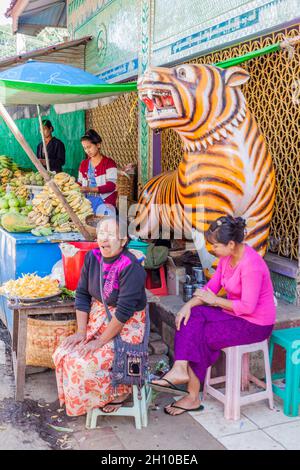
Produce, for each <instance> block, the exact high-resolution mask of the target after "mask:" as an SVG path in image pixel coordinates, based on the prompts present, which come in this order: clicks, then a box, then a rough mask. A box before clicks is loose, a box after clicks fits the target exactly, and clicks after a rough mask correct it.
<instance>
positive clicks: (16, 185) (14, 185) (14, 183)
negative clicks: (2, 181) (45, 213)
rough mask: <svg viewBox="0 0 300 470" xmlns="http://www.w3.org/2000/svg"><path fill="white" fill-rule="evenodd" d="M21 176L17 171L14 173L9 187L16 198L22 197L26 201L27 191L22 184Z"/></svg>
mask: <svg viewBox="0 0 300 470" xmlns="http://www.w3.org/2000/svg"><path fill="white" fill-rule="evenodd" d="M22 174H23V173H22V172H21V171H20V170H17V171H16V172H15V173H14V177H13V179H12V180H10V182H9V185H10V187H11V189H12V191H13V192H14V193H15V195H16V196H17V197H22V198H24V199H25V200H27V199H28V198H29V191H28V189H27V188H26V187H25V186H24V185H23V183H22Z"/></svg>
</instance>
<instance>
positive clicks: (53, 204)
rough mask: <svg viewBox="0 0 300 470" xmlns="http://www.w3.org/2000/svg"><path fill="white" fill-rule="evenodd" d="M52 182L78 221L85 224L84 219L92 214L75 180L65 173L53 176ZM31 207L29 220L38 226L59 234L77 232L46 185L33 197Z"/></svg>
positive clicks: (89, 205)
mask: <svg viewBox="0 0 300 470" xmlns="http://www.w3.org/2000/svg"><path fill="white" fill-rule="evenodd" d="M54 181H55V183H56V184H57V186H58V187H59V189H60V190H61V192H62V193H63V195H64V196H65V198H66V200H67V201H68V203H69V205H70V206H71V207H72V209H73V211H74V212H75V213H76V214H77V215H78V217H79V219H80V220H81V221H82V222H85V219H86V217H87V216H88V215H91V214H93V210H92V205H91V203H90V201H89V200H88V199H86V198H85V197H84V195H83V194H82V193H81V192H80V186H79V184H77V183H76V180H75V178H74V177H73V176H70V175H68V174H67V173H58V174H56V175H55V176H54ZM32 205H33V211H32V212H31V213H30V220H31V221H32V222H34V223H35V224H37V225H38V226H45V227H52V228H53V229H54V231H55V232H60V233H67V232H76V231H77V230H78V229H77V227H76V226H75V225H74V224H73V223H72V222H71V220H70V217H69V215H68V213H67V212H66V210H65V208H64V207H63V205H62V204H61V202H60V201H59V199H58V198H57V196H56V195H55V193H54V192H53V190H52V189H51V188H50V186H49V185H48V184H45V186H44V188H43V190H42V191H41V192H40V193H39V194H38V195H37V196H35V198H34V200H33V201H32Z"/></svg>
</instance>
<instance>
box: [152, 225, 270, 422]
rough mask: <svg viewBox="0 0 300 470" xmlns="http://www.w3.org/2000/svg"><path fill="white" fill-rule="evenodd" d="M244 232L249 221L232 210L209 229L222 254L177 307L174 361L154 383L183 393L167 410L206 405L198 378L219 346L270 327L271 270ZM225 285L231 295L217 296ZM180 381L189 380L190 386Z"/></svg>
mask: <svg viewBox="0 0 300 470" xmlns="http://www.w3.org/2000/svg"><path fill="white" fill-rule="evenodd" d="M244 235H245V221H244V220H243V219H242V218H240V217H238V218H236V219H234V218H233V217H230V216H227V217H220V218H219V219H218V220H217V221H215V222H214V223H212V225H211V226H210V228H209V230H208V232H207V234H206V239H207V241H208V242H209V243H211V244H212V246H213V250H214V252H215V254H216V256H217V257H219V258H220V261H219V264H218V268H217V270H216V272H215V274H214V276H213V277H212V278H211V280H210V281H209V282H208V283H207V284H206V286H205V287H204V289H201V290H200V289H198V290H197V291H196V292H195V294H194V297H193V299H192V300H190V301H189V302H188V303H186V304H185V305H184V306H183V307H182V309H181V310H180V311H179V312H178V314H177V316H176V328H177V331H176V335H175V362H174V365H173V367H172V369H171V370H170V371H169V372H168V373H167V374H166V375H165V376H164V377H163V378H161V379H160V380H154V381H153V382H152V383H151V385H152V387H153V388H155V389H156V390H159V391H168V392H172V393H175V394H180V395H184V397H183V398H181V399H180V400H179V401H177V402H176V404H175V403H171V404H170V405H168V406H167V407H165V412H166V413H167V414H170V415H172V416H176V415H179V414H182V413H184V412H186V411H191V410H193V411H195V410H201V409H202V408H203V407H202V405H201V403H200V399H199V392H200V384H201V383H203V382H204V379H205V375H206V371H207V368H208V367H209V366H211V365H212V364H214V363H215V362H216V360H217V359H218V357H219V355H220V351H221V349H223V348H227V347H230V346H237V345H241V344H251V343H256V342H259V341H263V340H265V339H267V338H268V337H269V336H270V334H271V332H272V329H273V326H274V323H275V313H276V311H275V304H274V295H273V286H272V282H271V277H270V273H269V270H268V267H267V265H266V263H265V261H264V260H263V259H262V258H261V256H260V255H259V254H258V253H257V252H256V251H255V250H254V249H253V248H251V247H250V246H248V245H246V244H244V243H243V240H244ZM222 288H224V289H225V291H226V293H227V298H223V297H221V296H218V293H219V291H220V290H221V289H222ZM180 384H187V391H186V392H183V391H182V389H181V388H180V387H178V385H180Z"/></svg>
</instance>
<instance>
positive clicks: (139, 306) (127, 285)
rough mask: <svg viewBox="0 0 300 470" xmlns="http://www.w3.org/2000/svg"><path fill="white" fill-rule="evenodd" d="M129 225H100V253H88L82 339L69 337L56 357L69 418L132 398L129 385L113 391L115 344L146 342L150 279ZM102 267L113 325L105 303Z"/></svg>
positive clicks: (80, 306) (80, 299) (80, 292)
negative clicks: (131, 243)
mask: <svg viewBox="0 0 300 470" xmlns="http://www.w3.org/2000/svg"><path fill="white" fill-rule="evenodd" d="M124 224H125V223H123V224H121V223H120V221H119V219H118V218H117V217H116V216H106V217H104V218H103V219H102V220H101V222H100V223H99V225H98V229H97V237H98V238H97V240H98V245H99V249H95V250H92V251H90V252H88V253H87V255H86V257H85V261H84V266H83V269H82V272H81V277H80V281H79V284H78V287H77V290H76V301H75V306H76V318H77V333H75V334H74V335H72V336H69V337H68V338H67V339H66V340H65V341H64V342H63V343H62V344H61V345H60V346H59V347H58V348H57V350H56V351H55V353H54V356H53V359H54V364H55V367H56V379H57V386H58V396H59V400H60V404H61V405H63V404H65V405H66V412H67V414H68V415H69V416H79V415H82V414H85V413H87V411H89V410H91V409H93V408H100V407H101V408H102V410H103V411H105V412H108V413H109V412H112V411H115V410H116V409H118V408H119V407H120V406H121V405H122V403H123V402H124V400H125V399H126V398H127V396H128V395H129V393H130V392H131V387H130V386H127V385H119V386H117V387H116V388H114V387H113V386H112V383H111V370H112V365H113V359H114V344H113V341H112V340H113V338H114V337H115V336H116V335H118V334H120V335H121V337H122V339H123V341H126V342H129V343H133V344H139V343H141V342H142V341H143V337H144V333H145V322H146V311H145V307H146V293H145V287H144V284H145V277H146V274H145V270H144V268H143V267H142V266H141V264H140V263H139V262H138V260H137V258H136V257H135V256H134V255H133V254H131V253H130V252H129V251H128V250H127V248H126V244H127V235H126V234H121V235H120V231H119V228H120V226H121V225H122V227H124ZM123 230H124V229H123ZM100 262H102V263H103V271H102V272H103V280H104V282H103V293H104V296H105V300H106V303H107V305H108V308H109V310H110V312H111V315H112V319H111V321H109V320H108V318H107V314H106V311H105V306H104V305H103V303H102V299H101V291H100Z"/></svg>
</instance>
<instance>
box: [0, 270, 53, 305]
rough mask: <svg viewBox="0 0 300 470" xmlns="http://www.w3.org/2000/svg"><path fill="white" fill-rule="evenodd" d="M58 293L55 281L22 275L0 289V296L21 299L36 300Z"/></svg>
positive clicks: (32, 275)
mask: <svg viewBox="0 0 300 470" xmlns="http://www.w3.org/2000/svg"><path fill="white" fill-rule="evenodd" d="M59 292H60V291H59V286H58V283H57V281H55V280H53V279H51V278H50V277H49V276H46V277H39V276H37V275H36V274H25V275H24V274H23V276H22V277H20V278H19V279H16V280H10V281H7V282H5V284H3V285H2V286H1V287H0V294H2V295H8V296H10V297H18V298H23V299H38V298H41V297H48V296H50V295H55V294H58V293H59Z"/></svg>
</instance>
